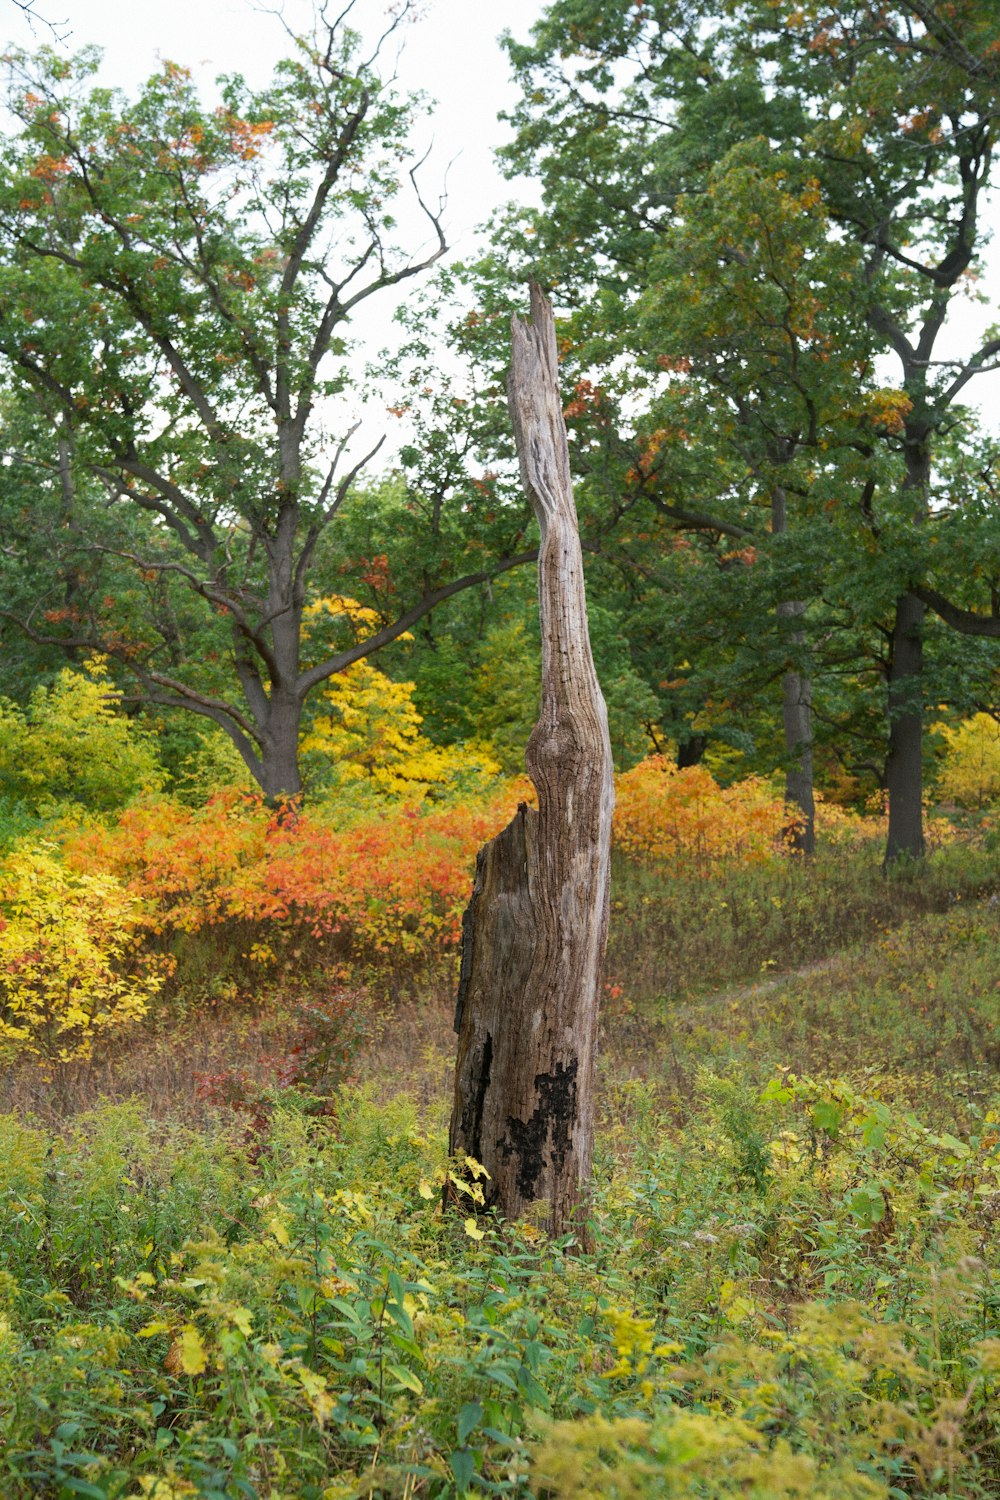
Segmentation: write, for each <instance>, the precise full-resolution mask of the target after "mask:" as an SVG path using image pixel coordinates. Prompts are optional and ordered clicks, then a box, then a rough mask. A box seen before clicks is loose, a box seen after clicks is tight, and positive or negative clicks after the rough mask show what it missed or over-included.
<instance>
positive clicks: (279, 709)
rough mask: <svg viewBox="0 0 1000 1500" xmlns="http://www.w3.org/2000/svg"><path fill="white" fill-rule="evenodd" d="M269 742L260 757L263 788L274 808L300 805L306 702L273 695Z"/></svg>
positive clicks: (266, 740) (266, 734)
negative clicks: (302, 734)
mask: <svg viewBox="0 0 1000 1500" xmlns="http://www.w3.org/2000/svg"><path fill="white" fill-rule="evenodd" d="M268 707H269V712H268V716H267V729H266V732H265V741H264V745H263V747H262V750H261V756H260V766H261V772H260V785H261V790H262V792H263V793H264V796H265V798H266V799H267V801H268V802H269V803H271V804H272V805H273V806H279V805H280V804H282V803H291V802H296V801H298V799H299V798H300V797H301V795H302V777H301V774H300V772H299V727H300V724H301V721H302V699H301V698H300V697H299V696H298V695H297V694H296V693H277V692H272V695H271V699H270V702H269V705H268Z"/></svg>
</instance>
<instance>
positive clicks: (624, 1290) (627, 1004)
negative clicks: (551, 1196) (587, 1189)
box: [0, 760, 1000, 1500]
mask: <svg viewBox="0 0 1000 1500" xmlns="http://www.w3.org/2000/svg"><path fill="white" fill-rule="evenodd" d="M523 795H524V789H523V787H521V785H520V784H512V785H507V784H505V783H497V784H495V785H494V787H493V789H492V790H491V791H490V792H489V793H488V794H484V795H483V796H482V797H481V798H480V799H479V800H476V799H475V798H469V797H466V798H465V799H464V800H458V801H454V800H453V801H452V802H450V803H449V802H447V801H446V802H445V803H430V804H427V803H425V804H424V806H423V807H422V808H421V807H419V806H415V805H412V804H410V805H406V804H399V803H383V804H382V806H381V810H380V812H379V813H378V814H377V815H376V814H374V813H373V812H372V811H370V810H369V811H366V810H365V809H364V807H363V806H361V805H360V804H354V805H353V806H352V808H351V809H350V810H349V811H348V810H346V804H343V803H342V804H341V812H340V815H339V817H338V816H336V815H335V814H334V811H333V810H332V809H327V810H326V811H325V812H324V811H323V809H322V807H318V808H317V809H316V810H315V811H310V812H308V813H303V814H302V815H301V816H300V817H299V818H298V819H297V820H296V819H292V820H291V821H289V820H283V819H281V818H276V817H275V816H274V814H273V813H269V812H267V810H266V809H263V808H261V807H260V805H259V803H258V802H256V801H254V800H252V799H248V798H246V797H245V796H243V795H241V794H238V793H236V792H231V793H224V792H220V793H218V794H217V795H216V796H215V797H214V798H213V799H211V800H210V801H209V802H208V803H207V804H203V805H201V806H199V807H191V806H188V805H185V804H184V803H181V802H177V801H176V800H171V799H170V798H167V797H164V795H163V794H162V793H151V794H147V795H146V796H145V798H140V800H139V801H133V802H131V803H130V804H129V805H128V806H127V807H125V808H124V809H123V810H122V811H121V812H120V813H119V814H117V815H116V816H115V817H113V818H109V817H103V818H101V819H98V818H95V817H89V818H88V817H85V816H84V815H83V812H82V811H81V810H80V809H77V813H76V817H75V818H73V817H71V816H70V812H69V809H68V808H67V807H66V806H65V805H63V806H62V807H61V808H60V809H59V811H58V812H53V814H52V818H53V821H52V822H50V823H49V824H48V825H47V826H46V827H45V828H44V829H43V830H41V831H39V830H38V829H37V828H35V829H30V830H25V829H23V828H22V829H21V830H20V831H19V832H16V831H14V832H12V833H11V834H10V850H9V853H8V855H7V857H6V860H5V864H4V880H5V882H6V884H5V897H6V903H5V911H6V913H7V923H6V926H5V928H4V930H3V932H2V934H0V942H2V943H3V947H2V948H0V958H2V962H3V984H4V1018H5V1027H6V1030H5V1033H4V1045H5V1046H6V1048H7V1056H8V1060H9V1062H10V1067H9V1069H8V1072H7V1075H6V1080H5V1082H4V1084H3V1092H2V1094H0V1107H2V1108H3V1109H4V1110H5V1111H6V1113H5V1114H4V1115H3V1118H2V1122H0V1134H2V1146H0V1217H2V1228H0V1303H2V1313H0V1367H2V1374H3V1379H2V1390H3V1395H2V1396H0V1423H2V1430H3V1436H4V1447H3V1457H2V1459H0V1465H2V1468H0V1474H2V1478H0V1490H2V1492H3V1493H4V1495H10V1496H11V1497H12V1500H15V1497H16V1500H21V1497H25V1500H27V1497H29V1496H30V1497H35V1496H52V1497H60V1500H62V1497H68V1496H78V1495H79V1496H90V1497H95V1500H126V1497H128V1500H131V1497H140V1496H141V1497H152V1500H186V1497H206V1500H211V1497H226V1500H228V1497H236V1496H247V1497H254V1496H259V1497H261V1500H263V1497H268V1500H272V1497H279V1496H288V1497H293V1496H294V1497H303V1500H307V1497H315V1500H348V1497H355V1496H357V1497H360V1496H365V1495H372V1496H387V1497H388V1496H406V1497H411V1496H417V1495H426V1496H440V1497H446V1496H452V1497H458V1496H463V1495H476V1494H498V1495H500V1494H509V1495H516V1496H523V1497H528V1496H551V1497H566V1500H570V1497H576V1496H593V1497H595V1500H596V1497H602V1500H603V1497H622V1500H624V1497H644V1496H650V1497H652V1496H664V1495H678V1496H692V1497H693V1496H720V1497H722V1496H730V1495H732V1496H736V1495H739V1496H745V1495H752V1496H759V1497H761V1500H765V1497H803V1500H805V1497H807V1496H808V1497H813V1496H815V1497H829V1500H843V1497H854V1496H859V1497H868V1496H872V1497H881V1496H884V1497H917V1496H921V1497H924V1496H926V1497H930V1496H938V1497H945V1496H947V1497H956V1500H957V1497H968V1500H975V1497H985V1496H989V1495H993V1494H995V1493H996V1492H997V1485H998V1483H1000V1448H998V1439H1000V1431H998V1417H997V1412H998V1410H1000V1407H998V1403H997V1399H996V1398H997V1387H998V1384H1000V1279H998V1274H997V1266H998V1264H1000V1258H998V1249H1000V1087H998V1083H997V1063H998V1060H1000V1033H998V1025H1000V1005H998V999H1000V990H998V979H997V973H998V969H997V961H996V960H997V954H998V952H1000V908H998V901H997V888H998V885H1000V882H998V878H997V860H996V847H995V833H994V832H993V825H992V820H991V818H990V817H989V816H987V817H985V819H984V818H983V817H982V816H981V815H980V814H976V815H975V816H973V817H971V819H970V818H968V817H967V818H966V819H964V820H963V819H956V818H954V817H953V818H952V819H951V820H950V821H947V820H943V819H942V820H939V821H938V822H932V824H931V826H932V828H933V829H934V830H935V838H936V842H937V847H936V849H935V851H934V853H933V854H932V855H931V856H930V858H929V859H928V861H927V862H926V865H925V867H923V868H920V869H916V868H915V869H914V870H912V871H909V872H908V871H905V870H903V871H901V872H897V875H896V878H895V879H893V880H891V881H887V880H886V879H885V877H884V875H883V874H882V872H881V869H880V866H879V857H880V835H881V831H882V824H881V820H880V818H879V817H878V816H875V815H869V816H860V815H853V814H849V813H845V812H844V811H842V810H840V809H836V808H831V809H830V811H829V815H828V819H827V825H826V828H825V836H824V840H823V844H822V847H821V849H820V852H819V853H818V854H817V855H816V856H815V857H814V858H813V859H811V860H806V859H804V858H803V857H802V856H800V855H798V854H796V853H794V852H791V851H790V849H789V847H788V844H787V841H786V839H785V838H784V836H783V833H782V815H783V806H782V802H781V799H780V797H774V796H773V795H772V794H771V793H770V792H769V790H768V788H767V786H766V784H765V783H759V782H750V783H749V784H747V785H745V786H739V785H736V786H734V787H731V788H729V789H727V790H725V791H723V790H722V789H720V788H719V787H717V786H715V784H714V783H712V782H711V778H709V777H708V776H707V774H706V773H704V772H702V771H695V772H678V771H676V769H675V768H673V767H670V766H667V765H665V764H664V763H662V762H657V761H655V760H654V761H652V762H647V763H645V764H644V765H642V766H640V767H638V768H637V769H636V770H635V771H632V772H629V773H626V774H625V775H624V776H623V777H622V778H620V806H621V816H620V819H619V824H620V829H619V836H618V837H619V849H618V852H617V854H616V866H615V876H616V878H615V885H614V890H615V896H614V905H613V914H612V934H611V944H610V949H609V957H608V964H607V977H606V984H605V991H606V998H605V1007H604V1019H603V1030H602V1043H601V1045H602V1056H601V1063H600V1077H601V1086H600V1116H601V1129H600V1134H599V1140H598V1153H597V1172H596V1176H595V1181H594V1185H593V1191H592V1196H591V1200H590V1203H589V1205H588V1210H587V1216H586V1220H585V1221H581V1223H580V1226H579V1232H578V1233H577V1234H576V1235H574V1236H573V1237H572V1238H571V1240H569V1241H560V1242H556V1243H554V1244H551V1243H549V1242H548V1241H547V1240H546V1238H545V1236H544V1235H543V1234H542V1232H541V1231H540V1229H539V1228H538V1227H537V1225H536V1224H535V1223H534V1222H533V1221H532V1220H531V1218H530V1217H529V1218H528V1219H527V1220H525V1221H523V1222H521V1223H517V1224H509V1223H502V1222H499V1221H497V1220H496V1219H494V1218H492V1217H491V1216H483V1215H481V1214H479V1213H477V1200H478V1198H479V1197H480V1172H481V1169H480V1168H479V1166H478V1164H477V1163H476V1162H474V1161H472V1160H471V1159H467V1160H465V1161H449V1160H448V1159H447V1155H446V1140H447V1116H448V1110H449V1105H450V1100H449V1092H450V1078H451V1067H452V1054H453V1042H452V1039H451V1031H450V1027H451V1008H452V1000H453V992H454V979H455V967H456V963H455V960H456V944H457V938H458V921H459V917H460V913H461V907H462V903H463V901H464V899H465V895H466V893H467V891H468V887H469V880H470V877H471V863H472V860H473V858H474V853H475V848H476V846H477V844H478V843H479V842H481V840H482V839H483V838H484V837H486V836H488V835H489V834H490V833H491V832H492V831H494V830H495V828H497V827H499V826H500V825H501V824H502V822H503V821H504V819H505V818H506V816H507V815H508V813H509V811H510V809H511V807H512V806H513V804H514V803H515V802H516V800H517V798H518V796H523ZM709 822H710V823H711V825H712V828H713V830H714V831H713V834H712V838H711V839H708V838H707V836H706V828H707V827H708V824H709ZM821 826H822V814H821ZM630 842H631V845H632V852H629V847H630ZM658 845H662V846H664V847H665V848H668V850H669V857H668V858H663V857H656V855H655V854H652V853H650V852H648V850H649V848H650V847H654V848H655V847H656V846H658ZM402 848H405V849H406V851H407V854H406V859H405V865H406V875H407V880H406V885H405V893H406V899H405V900H404V899H403V893H404V888H403V887H402V886H401V885H399V884H398V871H399V867H400V863H401V860H400V850H401V849H402ZM29 856H30V858H29ZM31 861H33V863H32V862H31ZM26 870H28V871H29V873H30V879H31V880H33V881H34V887H33V889H34V891H35V892H36V893H37V896H36V905H35V907H32V906H31V904H30V902H27V901H25V900H24V899H23V891H22V886H23V884H24V881H25V880H27V879H28V878H29V875H28V874H25V873H24V872H25V871H26ZM83 870H87V871H89V874H88V875H86V876H84V874H82V873H81V872H82V871H83ZM109 889H113V891H114V892H115V897H114V900H113V901H110V900H108V899H107V891H108V890H109ZM95 892H96V893H97V894H98V895H99V896H100V898H101V901H102V903H103V905H102V914H103V921H104V922H105V923H111V924H117V927H116V929H115V930H116V932H117V936H116V938H115V946H114V948H113V949H111V948H109V949H108V950H107V952H106V960H107V972H108V974H109V975H112V974H117V975H118V976H119V978H118V980H117V981H116V982H115V984H112V983H111V981H110V979H109V980H108V985H107V986H106V990H105V991H101V990H100V985H99V980H98V979H97V978H95V975H99V974H100V973H101V972H103V971H102V970H101V968H100V965H96V966H95V965H94V963H93V955H92V954H91V953H90V952H89V950H85V949H84V947H83V946H82V939H80V940H79V942H78V938H77V935H76V925H75V924H78V925H81V926H83V927H84V928H85V929H86V937H87V941H88V942H90V943H91V944H93V943H94V942H99V941H100V929H99V927H97V926H96V925H95V923H94V921H93V902H94V899H95ZM45 893H48V897H47V900H48V904H46V903H45V902H44V901H42V900H41V896H42V895H44V894H45ZM348 893H349V894H350V900H348ZM56 900H58V903H59V911H58V915H56V914H55V907H54V905H53V902H54V901H56ZM88 903H89V904H88ZM30 922H34V923H35V929H34V941H35V943H36V949H35V951H34V952H33V954H32V955H31V957H30V961H29V960H27V959H26V958H25V953H26V951H27V950H26V947H25V943H24V942H22V943H21V945H20V947H14V946H12V940H11V939H10V934H11V933H12V932H14V933H17V932H19V931H20V932H21V933H22V936H23V931H24V928H25V924H28V923H30ZM42 945H47V946H45V948H44V952H43V947H42ZM57 950H58V953H59V955H60V956H59V960H58V964H57V963H56V959H55V957H54V955H55V954H56V952H57ZM77 963H79V964H81V965H83V964H89V968H88V969H87V973H88V975H89V981H88V982H89V983H90V984H91V989H90V990H89V991H84V989H83V988H82V986H81V984H80V983H78V981H77V980H76V978H74V973H75V971H74V965H75V964H77ZM46 965H47V972H49V973H50V974H51V973H59V974H61V975H62V979H63V982H64V989H65V992H66V993H72V994H74V995H76V996H77V997H78V1003H77V1004H76V1005H75V1006H74V1007H68V1008H63V1009H60V1005H59V1003H57V1000H56V998H55V987H54V986H53V985H52V984H49V986H48V988H46V987H45V986H43V985H42V984H41V983H40V981H39V978H38V976H39V974H40V972H41V970H42V969H43V968H44V967H45V966H46ZM59 965H61V966H62V967H61V968H60V967H59ZM15 981H16V982H15ZM18 984H19V985H20V988H18ZM143 984H144V985H145V986H146V990H145V1003H144V1005H143V1006H142V1007H139V1006H138V1005H137V1004H136V1003H135V996H136V995H137V994H138V993H139V991H140V987H141V985H143ZM116 986H117V987H116ZM28 993H30V995H31V996H32V1005H33V1006H34V1009H32V1008H31V1006H28V1005H26V1004H24V1003H21V1002H19V1000H18V996H19V995H24V994H28ZM88 1005H89V1010H88V1009H87V1007H88ZM83 1012H86V1017H87V1019H85V1020H81V1013H83ZM143 1012H144V1013H143ZM19 1027H20V1031H19V1030H18V1028H19Z"/></svg>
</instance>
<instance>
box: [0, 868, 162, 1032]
mask: <svg viewBox="0 0 1000 1500" xmlns="http://www.w3.org/2000/svg"><path fill="white" fill-rule="evenodd" d="M137 910H138V902H137V901H136V899H135V897H134V896H132V895H130V894H129V893H128V892H127V891H126V890H125V889H124V888H123V886H122V885H121V883H120V882H119V881H118V880H117V879H116V878H115V877H114V876H113V875H105V874H96V875H93V874H86V873H83V872H80V871H75V870H71V869H68V868H67V867H66V866H65V865H64V864H63V863H62V861H61V860H60V858H59V856H58V853H57V851H56V849H55V848H54V846H52V845H50V844H45V843H42V844H37V845H22V846H20V847H16V848H15V849H14V850H13V851H12V852H11V853H10V854H9V855H8V856H7V858H6V859H5V861H4V864H3V867H2V869H0V1057H4V1056H6V1057H11V1056H15V1055H17V1054H21V1055H25V1054H26V1055H28V1056H32V1057H37V1058H40V1059H44V1060H46V1061H51V1062H67V1061H70V1060H71V1059H73V1058H82V1057H87V1056H89V1055H90V1052H91V1049H92V1047H93V1044H94V1041H95V1039H96V1038H97V1037H99V1036H101V1035H103V1034H104V1033H105V1032H107V1031H110V1030H114V1029H116V1028H118V1027H122V1026H126V1025H129V1024H130V1023H132V1022H134V1021H137V1020H139V1019H140V1017H142V1016H143V1015H144V1014H145V1012H146V1008H147V1004H148V1002H149V1000H150V999H151V998H152V996H153V995H154V994H155V993H156V991H157V990H158V989H159V987H160V984H161V982H162V981H161V979H160V978H159V977H158V976H157V975H156V974H154V973H151V972H148V971H144V970H143V968H142V967H141V965H137V962H136V955H135V932H134V929H135V919H136V916H137Z"/></svg>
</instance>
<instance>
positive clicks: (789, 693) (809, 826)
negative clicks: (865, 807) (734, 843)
mask: <svg viewBox="0 0 1000 1500" xmlns="http://www.w3.org/2000/svg"><path fill="white" fill-rule="evenodd" d="M787 530H788V505H787V500H786V496H785V491H784V490H783V489H782V488H781V487H780V486H778V487H777V488H776V489H775V490H774V492H773V494H772V496H771V535H772V536H779V535H782V534H783V533H784V532H786V531H787ZM805 612H806V607H805V605H804V604H803V603H801V602H800V601H799V600H792V599H789V600H782V601H781V603H780V604H779V605H778V619H779V620H794V619H798V618H800V617H801V616H802V615H804V614H805ZM805 640H806V634H805V631H804V630H801V629H800V630H793V631H792V632H791V634H790V635H789V637H788V641H789V645H790V646H792V648H793V649H797V648H799V647H801V646H804V645H805ZM781 694H782V722H783V724H784V730H785V753H786V754H787V756H788V769H787V770H786V772H785V807H786V811H787V812H789V813H791V815H792V816H791V818H790V819H789V823H790V826H791V828H792V843H793V845H794V847H795V848H796V849H800V850H801V851H802V853H803V854H813V853H815V850H816V801H815V797H814V794H813V734H812V682H811V680H810V679H809V677H808V676H806V674H805V673H804V672H798V671H791V672H786V673H785V675H784V677H783V678H782V680H781Z"/></svg>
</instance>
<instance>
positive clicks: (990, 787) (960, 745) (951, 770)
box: [936, 714, 1000, 807]
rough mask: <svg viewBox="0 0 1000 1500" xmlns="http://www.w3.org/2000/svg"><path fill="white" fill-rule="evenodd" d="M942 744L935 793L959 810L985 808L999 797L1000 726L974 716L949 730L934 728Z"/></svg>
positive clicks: (942, 726) (983, 716)
mask: <svg viewBox="0 0 1000 1500" xmlns="http://www.w3.org/2000/svg"><path fill="white" fill-rule="evenodd" d="M936 728H937V730H938V733H939V734H940V735H941V737H942V739H943V740H944V744H945V751H944V756H943V759H942V761H941V769H940V772H939V774H938V791H939V792H940V794H941V796H942V797H943V798H945V800H946V801H949V802H957V803H958V804H959V806H960V807H985V806H986V805H987V804H988V803H990V802H994V801H995V800H996V799H997V798H998V797H1000V723H998V722H997V721H996V719H994V718H993V717H992V716H991V715H990V714H975V715H974V716H973V717H972V718H971V719H966V720H965V721H964V722H963V723H961V724H958V725H956V726H954V727H951V726H950V725H947V724H938V725H937V726H936Z"/></svg>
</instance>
